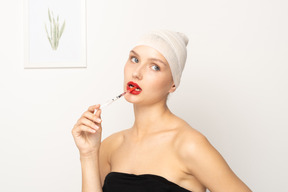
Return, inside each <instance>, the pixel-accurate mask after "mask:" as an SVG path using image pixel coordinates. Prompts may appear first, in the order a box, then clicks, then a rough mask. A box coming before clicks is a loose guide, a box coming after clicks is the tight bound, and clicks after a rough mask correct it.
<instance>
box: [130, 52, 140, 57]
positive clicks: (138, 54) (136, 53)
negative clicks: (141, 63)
mask: <svg viewBox="0 0 288 192" xmlns="http://www.w3.org/2000/svg"><path fill="white" fill-rule="evenodd" d="M130 53H133V54H134V55H137V56H138V57H139V54H138V53H136V52H135V51H133V50H131V51H130Z"/></svg>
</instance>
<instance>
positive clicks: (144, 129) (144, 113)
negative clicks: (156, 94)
mask: <svg viewBox="0 0 288 192" xmlns="http://www.w3.org/2000/svg"><path fill="white" fill-rule="evenodd" d="M134 115H135V122H134V125H133V127H132V129H133V131H135V134H136V135H137V136H139V137H143V136H145V135H148V134H150V133H153V132H157V131H161V130H164V129H165V128H166V126H163V125H165V124H167V123H168V120H169V117H171V116H172V115H173V114H172V113H171V111H170V110H169V108H168V107H167V105H166V102H165V103H157V104H154V105H149V106H140V105H136V104H134Z"/></svg>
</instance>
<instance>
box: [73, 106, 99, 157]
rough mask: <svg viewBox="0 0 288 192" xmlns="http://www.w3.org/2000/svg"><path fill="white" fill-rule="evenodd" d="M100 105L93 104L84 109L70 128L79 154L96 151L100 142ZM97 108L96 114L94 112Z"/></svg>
mask: <svg viewBox="0 0 288 192" xmlns="http://www.w3.org/2000/svg"><path fill="white" fill-rule="evenodd" d="M99 108H100V105H99V104H97V105H93V106H90V107H89V108H88V110H87V111H85V112H84V113H83V114H82V116H81V117H80V119H79V120H78V121H77V123H76V124H75V125H74V127H73V129H72V135H73V137H74V141H75V143H76V146H77V147H78V149H79V152H80V156H89V155H91V154H94V153H98V151H99V148H100V144H101V133H102V127H101V122H102V120H101V110H100V109H99ZM95 109H97V112H96V114H94V111H95Z"/></svg>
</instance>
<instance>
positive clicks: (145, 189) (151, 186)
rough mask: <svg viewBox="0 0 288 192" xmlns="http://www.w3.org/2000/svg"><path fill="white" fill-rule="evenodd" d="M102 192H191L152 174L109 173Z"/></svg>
mask: <svg viewBox="0 0 288 192" xmlns="http://www.w3.org/2000/svg"><path fill="white" fill-rule="evenodd" d="M103 192H191V191H188V190H187V189H185V188H183V187H180V186H179V185H177V184H176V183H173V182H171V181H168V180H167V179H165V178H164V177H161V176H158V175H152V174H143V175H134V174H129V173H120V172H110V173H108V175H107V176H106V178H105V181H104V185H103Z"/></svg>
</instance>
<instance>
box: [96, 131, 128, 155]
mask: <svg viewBox="0 0 288 192" xmlns="http://www.w3.org/2000/svg"><path fill="white" fill-rule="evenodd" d="M126 132H127V130H122V131H119V132H116V133H113V134H112V135H110V136H109V137H107V138H105V139H104V140H103V141H102V143H101V150H102V151H105V152H106V153H107V152H112V151H113V150H115V149H117V148H118V147H119V146H120V145H121V143H122V142H123V140H124V137H125V134H126Z"/></svg>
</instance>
